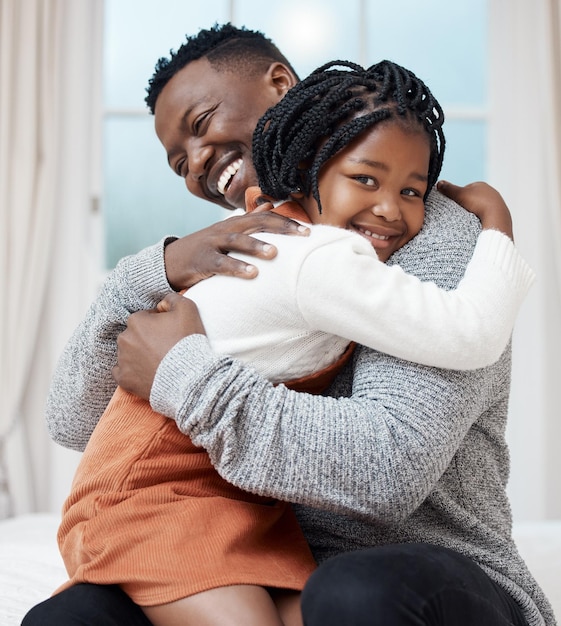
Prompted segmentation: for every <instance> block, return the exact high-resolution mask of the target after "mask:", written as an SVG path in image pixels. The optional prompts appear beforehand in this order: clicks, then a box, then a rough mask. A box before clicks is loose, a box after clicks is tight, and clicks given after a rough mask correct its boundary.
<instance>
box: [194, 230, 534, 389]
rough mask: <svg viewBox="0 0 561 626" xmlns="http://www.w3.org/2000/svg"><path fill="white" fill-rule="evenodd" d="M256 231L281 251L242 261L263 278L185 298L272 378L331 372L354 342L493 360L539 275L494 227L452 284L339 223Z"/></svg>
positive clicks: (418, 357) (429, 361)
mask: <svg viewBox="0 0 561 626" xmlns="http://www.w3.org/2000/svg"><path fill="white" fill-rule="evenodd" d="M259 238H260V239H262V240H266V241H268V242H270V243H274V244H275V245H276V246H277V247H278V249H279V254H278V256H277V257H276V258H275V259H273V260H272V261H262V260H261V261H260V260H259V259H255V258H252V259H249V258H247V257H246V260H247V261H251V262H252V263H254V264H256V265H257V266H258V267H259V275H258V276H257V278H256V279H255V280H251V281H240V280H235V279H232V278H231V277H227V276H215V277H213V278H211V279H209V280H205V281H202V282H201V283H199V284H198V285H195V286H194V287H193V288H191V289H190V290H189V291H188V292H187V294H186V296H187V297H188V298H191V299H192V300H194V301H195V302H196V303H197V306H198V308H199V311H200V313H201V317H202V320H203V323H204V326H205V330H206V334H207V337H208V338H209V341H210V343H211V346H212V347H213V349H214V350H215V351H216V352H217V353H220V354H229V355H232V356H235V357H236V358H239V359H241V360H242V361H244V362H246V363H251V364H252V365H253V366H254V367H255V368H256V369H257V371H258V372H260V373H261V374H262V375H263V376H266V377H267V378H268V379H269V380H271V381H272V382H282V381H286V380H291V379H294V378H299V377H301V376H305V375H308V374H311V373H312V372H316V371H318V370H320V369H322V368H324V367H326V366H327V365H329V364H331V363H332V362H333V361H335V360H336V359H337V357H338V356H339V355H340V354H341V353H342V352H343V351H344V349H345V347H346V346H347V345H348V343H349V341H356V342H357V343H360V344H362V345H364V346H367V347H370V348H374V349H376V350H379V351H380V352H385V353H387V354H391V355H392V356H396V357H399V358H402V359H407V360H409V361H414V362H416V363H421V364H423V365H431V366H435V367H443V368H449V369H458V370H461V369H477V368H480V367H485V366H487V365H490V364H491V363H494V362H495V361H496V360H497V359H498V358H499V357H500V355H501V354H502V353H503V351H504V349H505V348H506V346H507V343H508V341H509V338H510V335H511V332H512V328H513V325H514V321H515V318H516V314H517V312H518V309H519V307H520V304H521V303H522V301H523V299H524V296H525V295H526V293H527V291H528V289H529V287H530V285H531V283H532V281H533V278H534V274H533V272H532V270H531V269H530V268H529V267H528V265H527V264H526V262H525V261H524V260H523V259H522V257H521V256H520V255H519V254H518V252H517V251H516V248H515V247H514V245H513V243H512V241H511V240H510V239H509V238H508V237H507V236H506V235H504V234H502V233H500V232H498V231H492V230H485V231H483V232H482V233H481V235H480V236H479V238H478V242H477V245H476V247H475V251H474V254H473V257H472V259H471V261H470V263H469V265H468V267H467V270H466V273H465V277H464V279H463V280H462V281H461V283H460V284H459V286H458V287H457V289H455V290H453V291H446V290H444V289H441V288H439V287H437V285H436V284H434V283H432V282H421V281H420V280H419V279H418V278H416V277H415V276H413V275H411V274H407V273H405V272H404V271H403V270H402V269H401V268H400V267H399V266H393V267H391V266H389V265H386V264H385V263H382V262H381V261H380V260H379V259H378V257H377V255H376V252H375V251H374V249H373V248H372V246H371V245H370V244H369V243H368V241H366V240H365V239H364V238H363V237H361V236H360V235H358V234H356V233H353V232H351V231H347V230H343V229H341V228H335V227H333V226H323V225H316V226H312V229H311V235H310V236H309V237H286V236H283V235H272V234H261V233H260V234H259ZM236 256H240V255H236Z"/></svg>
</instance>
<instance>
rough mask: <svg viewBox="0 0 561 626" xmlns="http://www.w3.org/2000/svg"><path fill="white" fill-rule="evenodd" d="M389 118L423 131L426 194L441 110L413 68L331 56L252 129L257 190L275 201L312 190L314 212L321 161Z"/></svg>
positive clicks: (434, 175) (437, 161) (438, 144)
mask: <svg viewBox="0 0 561 626" xmlns="http://www.w3.org/2000/svg"><path fill="white" fill-rule="evenodd" d="M390 119H392V120H393V119H395V120H397V121H399V123H401V124H404V125H405V126H406V127H410V128H412V129H413V128H415V127H417V128H422V129H424V130H425V132H426V133H427V134H428V136H429V139H430V161H429V172H428V186H427V195H428V193H429V191H430V189H431V188H432V186H433V185H434V184H435V183H436V181H437V179H438V176H439V174H440V170H441V168H442V160H443V156H444V145H445V141H444V133H443V131H442V124H443V122H444V113H443V111H442V108H441V106H440V105H439V103H438V102H437V100H436V99H435V98H434V96H433V95H432V93H431V92H430V90H429V89H428V87H427V86H426V85H425V84H424V83H423V82H422V81H421V80H419V79H418V78H417V77H416V76H415V74H413V72H411V71H409V70H407V69H405V68H404V67H401V66H400V65H397V64H396V63H392V62H391V61H381V62H380V63H376V64H375V65H372V66H371V67H369V68H368V69H364V68H362V67H361V66H360V65H357V64H356V63H351V62H349V61H332V62H330V63H327V64H326V65H323V66H321V67H320V68H318V69H317V70H315V71H314V72H313V73H312V74H310V75H309V76H308V77H307V78H305V79H304V80H302V81H301V82H300V83H298V84H297V85H295V86H294V87H292V89H290V90H289V91H288V92H287V94H286V95H285V96H284V98H283V99H282V100H281V101H280V102H279V103H278V104H276V105H275V106H274V107H271V108H270V109H269V110H268V111H267V112H266V113H265V115H263V117H262V118H261V119H260V120H259V123H258V124H257V128H256V129H255V133H254V135H253V162H254V165H255V169H256V172H257V176H258V179H259V186H260V187H261V190H262V191H263V193H265V194H267V195H269V196H272V197H273V198H277V199H283V198H286V197H288V195H289V194H290V193H291V192H294V191H296V190H302V191H303V192H304V193H305V194H306V195H308V194H310V193H312V194H313V197H314V198H315V200H316V202H317V203H318V208H319V210H320V212H321V203H320V199H319V190H318V176H319V172H320V170H321V167H322V166H323V164H324V163H325V162H326V161H327V160H328V159H330V158H331V157H332V156H334V155H335V154H336V153H337V152H339V151H340V150H342V149H343V148H344V147H345V146H347V145H348V144H349V143H350V142H351V141H353V139H355V138H356V137H357V136H358V135H359V134H360V133H362V132H363V131H365V130H366V129H368V128H370V127H372V126H374V125H376V124H378V123H380V122H383V121H385V120H390Z"/></svg>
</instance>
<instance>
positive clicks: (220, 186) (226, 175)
mask: <svg viewBox="0 0 561 626" xmlns="http://www.w3.org/2000/svg"><path fill="white" fill-rule="evenodd" d="M242 162H243V161H242V159H237V160H236V161H234V162H233V163H230V165H228V167H227V168H226V169H225V170H224V171H223V172H222V174H221V175H220V178H219V179H218V183H217V185H216V189H217V191H218V193H219V194H220V195H222V196H223V195H224V192H225V191H226V187H227V186H228V183H229V182H230V181H231V180H232V177H233V176H234V174H235V173H236V172H237V171H238V170H239V169H240V167H241V166H242Z"/></svg>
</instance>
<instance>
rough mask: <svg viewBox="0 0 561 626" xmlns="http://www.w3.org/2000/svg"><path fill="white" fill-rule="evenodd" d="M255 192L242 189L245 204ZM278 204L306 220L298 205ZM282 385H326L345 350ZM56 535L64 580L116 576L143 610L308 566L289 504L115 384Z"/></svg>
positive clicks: (305, 570)
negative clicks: (224, 474)
mask: <svg viewBox="0 0 561 626" xmlns="http://www.w3.org/2000/svg"><path fill="white" fill-rule="evenodd" d="M258 196H259V193H258V190H253V189H252V190H251V191H249V190H248V196H247V200H248V208H254V206H255V199H256V198H257V197H258ZM277 211H278V212H283V213H284V214H285V215H288V216H289V217H295V218H297V219H299V220H300V221H309V220H308V219H307V216H306V215H305V214H304V213H303V211H302V210H301V209H299V207H297V205H294V204H292V203H286V204H285V205H281V207H279V209H277ZM352 347H353V346H352V345H351V346H350V347H349V349H348V350H347V351H346V352H345V354H344V355H343V356H342V357H341V359H340V360H339V361H338V362H337V363H335V364H333V365H332V366H330V367H328V368H326V369H325V370H322V371H321V372H319V373H317V374H314V375H312V376H308V377H305V378H303V379H300V380H298V381H292V383H287V386H289V387H291V388H293V389H296V390H299V391H308V392H309V393H319V392H321V391H322V390H323V389H325V388H326V387H327V385H328V384H329V383H330V382H331V380H332V379H333V378H334V376H335V374H336V373H337V372H338V371H339V369H340V368H341V367H342V366H343V365H344V363H345V362H346V361H347V360H348V358H349V357H350V355H351V353H352ZM58 543H59V547H60V551H61V554H62V556H63V559H64V563H65V565H66V569H67V571H68V574H69V577H70V578H69V580H68V581H67V582H66V583H64V585H62V586H61V587H59V589H57V591H56V592H55V593H58V592H60V591H62V590H63V589H66V588H68V587H70V586H71V585H74V584H77V583H82V582H86V583H96V584H118V585H120V586H121V587H122V589H123V590H124V591H125V592H126V593H127V594H128V595H129V596H130V597H131V598H132V599H133V600H134V602H136V603H137V604H139V605H141V606H154V605H157V604H164V603H168V602H173V601H175V600H178V599H180V598H183V597H187V596H190V595H193V594H195V593H198V592H201V591H205V590H208V589H213V588H216V587H222V586H227V585H235V584H250V585H260V586H265V587H275V588H283V589H295V590H301V589H302V588H303V586H304V584H305V582H306V580H307V578H308V577H309V575H310V574H311V573H312V571H313V570H314V569H315V562H314V559H313V557H312V554H311V552H310V550H309V548H308V545H307V543H306V541H305V539H304V536H303V534H302V532H301V530H300V528H299V526H298V523H297V521H296V518H295V516H294V513H293V511H292V509H291V507H290V505H288V504H286V503H284V502H279V501H277V500H273V499H271V498H264V497H260V496H256V495H253V494H250V493H247V492H244V491H241V490H240V489H237V488H236V487H234V486H232V485H230V484H229V483H227V482H226V481H225V480H223V479H222V478H221V477H220V475H219V474H218V473H217V472H216V470H215V469H214V467H213V466H212V464H211V462H210V459H209V456H208V454H207V453H206V451H205V450H204V449H202V448H198V447H196V446H194V445H193V443H192V442H191V440H190V439H189V438H188V437H187V436H185V435H183V434H182V433H181V432H180V431H179V430H178V428H177V426H176V424H175V422H174V421H173V420H171V419H168V418H167V417H164V416H162V415H160V414H158V413H156V412H154V411H153V410H152V409H151V408H150V404H149V403H148V402H147V401H145V400H142V399H140V398H138V397H136V396H134V395H132V394H129V393H127V392H125V391H124V390H122V389H121V388H118V389H117V390H116V391H115V394H114V396H113V398H112V400H111V402H110V403H109V405H108V406H107V409H106V410H105V412H104V414H103V416H102V418H101V419H100V421H99V423H98V425H97V427H96V428H95V430H94V432H93V434H92V437H91V439H90V442H89V444H88V447H87V448H86V451H85V452H84V454H83V456H82V459H81V462H80V464H79V467H78V469H77V472H76V475H75V477H74V481H73V484H72V490H71V493H70V495H69V497H68V498H67V500H66V502H65V504H64V507H63V518H62V522H61V525H60V528H59V532H58Z"/></svg>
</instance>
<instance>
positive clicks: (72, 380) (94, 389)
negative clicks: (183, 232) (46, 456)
mask: <svg viewBox="0 0 561 626" xmlns="http://www.w3.org/2000/svg"><path fill="white" fill-rule="evenodd" d="M169 291H170V287H169V285H168V283H167V279H166V274H165V268H164V262H163V241H162V242H159V243H158V244H156V245H154V246H151V247H149V248H146V249H145V250H142V251H141V252H139V253H138V254H137V255H134V256H130V257H126V258H124V259H122V260H121V261H120V262H119V264H118V265H117V267H116V268H115V269H114V270H113V271H112V272H111V274H110V275H109V276H108V277H107V279H106V280H105V282H104V284H103V286H102V288H101V290H100V293H99V295H98V297H97V298H96V300H95V301H94V302H93V303H92V305H91V306H90V308H89V310H88V312H87V314H86V317H85V318H84V320H83V321H82V322H81V324H80V325H79V326H78V328H77V329H76V330H75V331H74V334H73V335H72V337H71V339H70V340H69V342H68V344H67V345H66V347H65V349H64V351H63V353H62V355H61V357H60V360H59V362H58V365H57V367H56V369H55V372H54V375H53V379H52V383H51V387H50V391H49V396H48V400H47V407H46V418H47V425H48V428H49V432H50V434H51V437H52V438H53V439H54V441H56V442H57V443H59V444H61V445H63V446H65V447H68V448H72V449H74V450H83V449H84V448H85V446H86V444H87V442H88V440H89V438H90V435H91V433H92V431H93V429H94V428H95V426H96V424H97V422H98V421H99V418H100V417H101V415H102V414H103V411H104V410H105V407H106V406H107V403H108V402H109V400H110V399H111V396H112V395H113V392H114V391H115V388H116V383H115V381H114V380H113V378H112V376H111V369H112V368H113V366H114V365H115V362H116V353H117V345H116V339H117V335H118V334H119V333H120V332H121V331H122V330H123V329H124V328H125V324H126V320H127V318H128V316H129V315H130V313H132V312H134V311H139V310H142V309H148V308H153V307H154V306H155V305H156V304H157V303H158V302H159V301H160V300H161V299H162V298H163V297H164V296H165V294H166V293H168V292H169Z"/></svg>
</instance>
